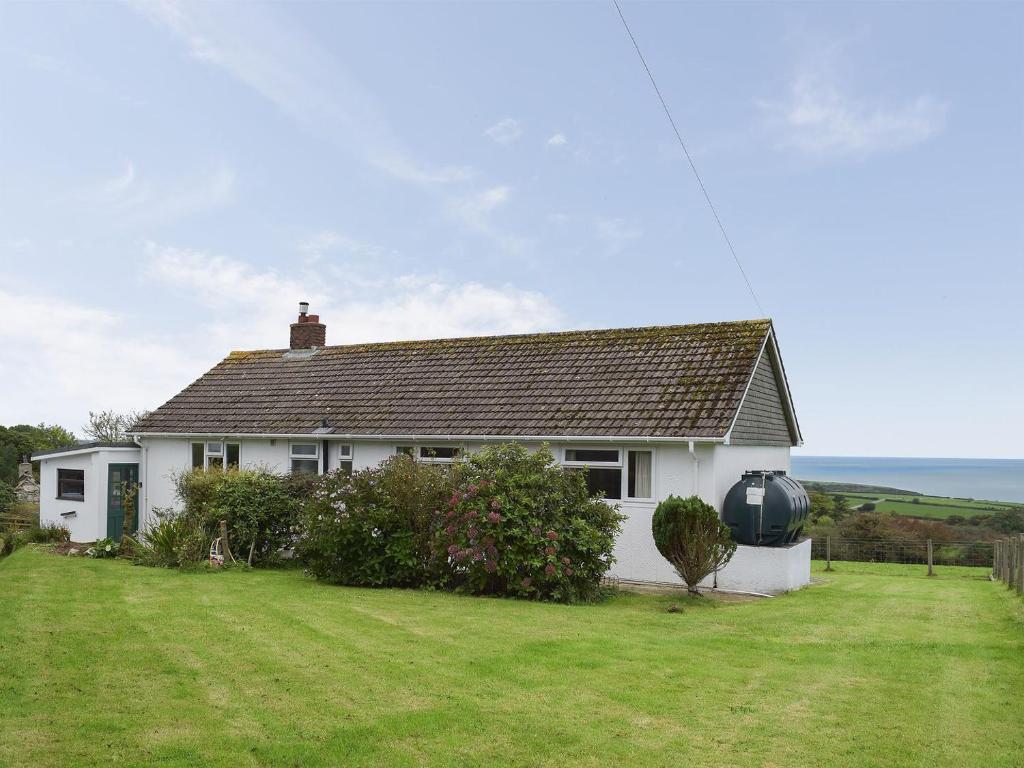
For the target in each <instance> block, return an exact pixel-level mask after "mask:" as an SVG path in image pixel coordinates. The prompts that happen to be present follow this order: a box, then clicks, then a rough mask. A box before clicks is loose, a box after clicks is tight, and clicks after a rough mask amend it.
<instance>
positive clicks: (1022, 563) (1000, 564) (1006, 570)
mask: <svg viewBox="0 0 1024 768" xmlns="http://www.w3.org/2000/svg"><path fill="white" fill-rule="evenodd" d="M994 549H995V552H994V553H993V556H992V578H993V579H998V580H999V581H1001V582H1003V583H1004V584H1006V586H1007V587H1009V588H1010V589H1014V590H1016V591H1017V594H1018V595H1020V594H1024V533H1022V534H1020V535H1018V536H1014V537H1012V538H1009V539H1001V540H999V541H997V542H995V547H994Z"/></svg>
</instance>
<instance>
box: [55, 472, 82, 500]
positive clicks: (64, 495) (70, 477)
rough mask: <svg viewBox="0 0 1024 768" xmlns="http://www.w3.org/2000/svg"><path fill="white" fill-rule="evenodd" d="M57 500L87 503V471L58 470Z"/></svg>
mask: <svg viewBox="0 0 1024 768" xmlns="http://www.w3.org/2000/svg"><path fill="white" fill-rule="evenodd" d="M57 498H58V499H65V500H67V501H85V470H84V469H58V470H57Z"/></svg>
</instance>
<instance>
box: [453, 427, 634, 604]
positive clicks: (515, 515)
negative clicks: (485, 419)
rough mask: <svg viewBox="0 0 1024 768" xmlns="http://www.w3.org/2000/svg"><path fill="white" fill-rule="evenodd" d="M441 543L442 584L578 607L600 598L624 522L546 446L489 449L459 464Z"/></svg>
mask: <svg viewBox="0 0 1024 768" xmlns="http://www.w3.org/2000/svg"><path fill="white" fill-rule="evenodd" d="M458 473H459V478H458V481H459V482H458V489H457V490H456V492H455V493H454V494H453V495H452V497H451V498H450V499H449V500H448V504H447V510H446V512H445V514H444V524H443V527H442V528H441V530H440V534H439V541H440V543H441V546H442V547H443V552H444V554H446V555H447V556H448V559H449V570H448V584H449V585H450V586H451V587H453V588H455V589H458V590H460V591H465V592H471V593H474V594H497V595H514V596H517V597H527V598H537V599H542V600H556V601H560V602H576V601H580V600H592V599H594V598H595V597H597V596H598V594H599V590H600V583H601V578H602V577H603V576H604V575H605V573H606V572H607V571H608V568H609V567H610V566H611V564H612V562H613V561H614V558H613V557H612V549H613V547H614V545H615V535H616V534H617V533H618V531H619V529H620V527H621V523H622V520H623V516H622V515H620V514H619V513H618V510H617V509H616V508H614V507H611V506H609V505H608V504H606V503H604V502H603V501H601V500H599V499H597V498H591V497H590V495H589V493H588V491H587V485H586V479H585V477H584V475H583V473H582V472H577V471H573V470H565V469H563V468H562V467H561V466H559V465H558V464H557V463H556V462H555V458H554V456H553V455H552V454H551V452H550V451H549V450H548V449H547V448H546V447H545V448H542V449H541V450H539V451H536V452H533V453H531V452H529V451H528V450H526V448H524V447H523V446H521V445H517V444H504V445H494V446H488V447H486V448H484V449H483V450H481V451H479V452H478V453H474V454H472V455H470V456H469V457H468V458H467V459H466V460H465V461H464V462H463V463H461V465H458Z"/></svg>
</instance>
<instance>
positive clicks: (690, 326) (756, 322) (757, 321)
mask: <svg viewBox="0 0 1024 768" xmlns="http://www.w3.org/2000/svg"><path fill="white" fill-rule="evenodd" d="M740 325H749V326H755V327H762V326H763V327H764V330H765V331H767V329H768V328H770V327H771V326H772V319H771V318H770V317H759V318H754V319H750V320H720V321H715V322H710V323H682V324H677V325H640V326H632V327H627V328H585V329H576V330H566V331H535V332H533V333H500V334H490V335H487V334H481V335H479V336H442V337H435V338H431V339H398V340H392V341H363V342H352V343H350V344H327V345H325V346H323V347H321V349H324V350H335V349H352V348H363V349H365V348H368V347H370V348H374V349H380V348H388V347H396V346H405V345H428V344H431V345H433V344H457V343H460V342H461V343H466V342H473V341H491V340H493V341H498V340H501V341H516V340H528V339H535V340H537V341H544V340H548V339H552V340H553V339H556V338H566V337H569V336H594V335H605V336H606V335H611V334H629V333H639V332H642V331H646V332H662V333H665V332H672V331H682V330H684V329H685V330H687V331H689V332H693V331H696V330H697V329H700V328H723V329H724V328H726V327H735V326H740ZM288 351H289V350H288V349H287V348H286V347H276V348H265V349H236V350H232V351H231V352H230V354H229V357H230V356H234V355H255V354H260V353H278V354H280V353H284V352H288Z"/></svg>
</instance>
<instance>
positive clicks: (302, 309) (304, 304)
mask: <svg viewBox="0 0 1024 768" xmlns="http://www.w3.org/2000/svg"><path fill="white" fill-rule="evenodd" d="M307 312H309V302H308V301H300V302H299V314H300V315H304V314H306V313H307Z"/></svg>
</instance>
